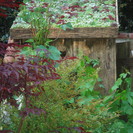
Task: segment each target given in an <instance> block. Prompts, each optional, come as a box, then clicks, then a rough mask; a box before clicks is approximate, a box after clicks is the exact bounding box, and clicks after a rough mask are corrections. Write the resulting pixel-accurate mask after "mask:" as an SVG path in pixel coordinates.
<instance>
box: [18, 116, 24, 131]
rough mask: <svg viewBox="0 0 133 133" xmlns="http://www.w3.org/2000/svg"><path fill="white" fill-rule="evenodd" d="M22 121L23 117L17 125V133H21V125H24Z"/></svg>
mask: <svg viewBox="0 0 133 133" xmlns="http://www.w3.org/2000/svg"><path fill="white" fill-rule="evenodd" d="M24 119H25V117H23V116H22V118H21V120H20V123H19V127H18V131H17V133H21V130H22V127H23V123H24Z"/></svg>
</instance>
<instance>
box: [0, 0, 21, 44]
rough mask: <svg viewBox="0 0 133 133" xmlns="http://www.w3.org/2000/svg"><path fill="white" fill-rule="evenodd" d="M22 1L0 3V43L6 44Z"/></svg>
mask: <svg viewBox="0 0 133 133" xmlns="http://www.w3.org/2000/svg"><path fill="white" fill-rule="evenodd" d="M22 2H23V0H1V1H0V31H1V32H0V41H2V42H6V41H7V37H8V34H9V30H10V27H11V25H12V24H13V21H14V19H15V18H16V15H17V13H18V9H19V5H20V4H21V3H22Z"/></svg>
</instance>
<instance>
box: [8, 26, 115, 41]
mask: <svg viewBox="0 0 133 133" xmlns="http://www.w3.org/2000/svg"><path fill="white" fill-rule="evenodd" d="M10 36H11V38H12V39H29V38H31V37H32V34H31V30H30V29H20V28H18V29H11V30H10ZM117 36H118V28H117V27H87V28H74V29H73V30H71V29H67V30H66V31H64V30H61V29H57V28H52V29H51V30H50V35H49V36H48V38H116V37H117Z"/></svg>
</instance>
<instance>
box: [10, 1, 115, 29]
mask: <svg viewBox="0 0 133 133" xmlns="http://www.w3.org/2000/svg"><path fill="white" fill-rule="evenodd" d="M24 2H25V3H26V5H27V8H25V9H23V10H22V11H21V12H20V14H19V15H18V16H19V17H17V19H16V20H15V22H14V25H13V26H12V28H15V27H22V28H28V27H30V25H29V23H27V21H25V19H23V18H24V16H23V18H21V17H20V16H21V15H22V14H24V13H25V11H26V10H27V11H28V12H29V14H33V13H35V12H37V11H39V10H40V11H41V13H42V18H43V19H44V21H45V19H46V18H47V15H46V14H45V13H46V12H47V13H48V12H49V13H50V14H51V16H50V18H51V20H50V21H51V22H52V23H53V25H52V26H53V27H60V25H61V26H62V24H66V23H69V25H70V24H71V25H72V27H107V26H111V25H112V24H113V23H115V22H116V16H115V10H116V7H115V0H105V1H104V0H101V1H98V0H96V1H94V0H80V1H76V0H69V1H68V0H53V1H49V0H45V1H44V0H32V1H30V2H29V1H27V0H24ZM27 14H28V13H27ZM25 15H26V14H25ZM25 17H26V16H25ZM32 18H35V19H36V18H38V16H36V15H34V16H32ZM69 25H68V26H69Z"/></svg>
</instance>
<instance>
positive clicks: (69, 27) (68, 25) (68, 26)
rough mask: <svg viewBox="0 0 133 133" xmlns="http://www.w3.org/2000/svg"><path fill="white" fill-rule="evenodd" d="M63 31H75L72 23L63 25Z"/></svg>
mask: <svg viewBox="0 0 133 133" xmlns="http://www.w3.org/2000/svg"><path fill="white" fill-rule="evenodd" d="M60 27H61V28H62V29H63V30H66V29H73V27H72V25H71V23H70V22H68V23H66V24H63V25H61V26H60Z"/></svg>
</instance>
